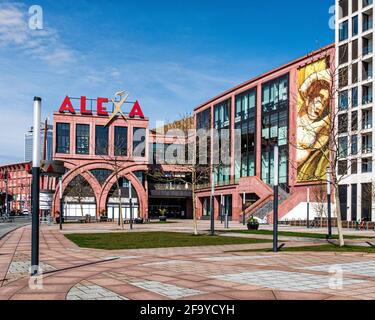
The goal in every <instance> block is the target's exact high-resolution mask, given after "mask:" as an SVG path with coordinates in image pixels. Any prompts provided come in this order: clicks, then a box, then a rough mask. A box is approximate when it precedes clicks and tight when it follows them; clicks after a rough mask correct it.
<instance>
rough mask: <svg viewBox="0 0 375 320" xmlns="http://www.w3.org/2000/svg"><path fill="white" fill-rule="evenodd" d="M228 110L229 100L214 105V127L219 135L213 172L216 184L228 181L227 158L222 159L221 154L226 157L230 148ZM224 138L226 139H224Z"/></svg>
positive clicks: (228, 167)
mask: <svg viewBox="0 0 375 320" xmlns="http://www.w3.org/2000/svg"><path fill="white" fill-rule="evenodd" d="M230 110H231V108H230V100H227V101H224V102H222V103H220V104H218V105H216V106H215V107H214V127H215V129H216V130H217V132H218V135H219V141H218V146H217V152H218V154H219V164H218V166H217V168H216V172H215V173H216V174H215V182H216V183H217V184H226V183H228V182H229V181H230V165H228V163H227V161H228V159H222V155H223V154H226V155H227V157H229V156H230V153H228V150H229V149H230V141H229V140H230ZM224 137H225V138H224ZM224 139H226V140H227V141H224ZM224 150H225V152H224Z"/></svg>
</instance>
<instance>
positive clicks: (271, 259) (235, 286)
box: [0, 221, 375, 300]
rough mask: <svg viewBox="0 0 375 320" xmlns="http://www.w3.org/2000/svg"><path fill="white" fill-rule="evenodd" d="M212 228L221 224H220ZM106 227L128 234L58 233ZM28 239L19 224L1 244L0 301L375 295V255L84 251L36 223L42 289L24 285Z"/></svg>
mask: <svg viewBox="0 0 375 320" xmlns="http://www.w3.org/2000/svg"><path fill="white" fill-rule="evenodd" d="M208 225H209V222H199V228H200V231H201V232H204V231H205V230H207V229H208ZM218 228H222V226H221V225H220V224H219V225H218ZM236 228H238V229H243V228H244V227H243V226H242V225H240V224H238V223H233V227H232V229H236ZM135 229H136V230H134V231H133V232H137V231H146V230H149V231H156V230H157V231H161V230H163V231H172V230H174V231H178V232H187V231H189V230H191V221H185V222H176V223H173V224H166V225H158V224H152V225H139V226H138V225H137V226H135ZM110 231H111V232H130V231H129V230H125V231H121V230H119V228H118V227H117V226H116V225H114V224H88V225H78V224H72V225H64V231H63V232H64V233H75V232H110ZM297 231H300V230H297ZM321 231H322V230H321ZM348 232H350V231H348ZM354 234H355V233H354ZM362 234H363V235H374V234H373V232H372V233H371V232H367V233H366V232H364V233H362ZM357 235H358V234H357ZM248 236H249V237H250V236H251V235H248ZM254 237H255V236H254ZM257 237H264V238H267V237H268V238H269V236H264V235H263V236H261V235H257ZM30 238H31V233H30V226H25V227H22V228H19V229H17V230H15V231H13V232H12V233H10V234H8V235H6V236H5V237H4V238H3V239H2V240H1V241H0V299H12V300H19V299H22V300H24V299H27V300H30V299H33V300H34V299H35V300H46V299H53V300H55V299H56V300H138V299H142V300H153V299H156V300H231V299H249V300H285V299H317V300H333V299H340V300H342V299H363V300H374V299H375V254H365V253H328V252H327V253H325V252H322V253H318V252H316V253H312V252H309V253H302V252H282V253H278V254H274V253H270V252H246V251H243V250H248V249H262V248H270V247H271V245H272V244H271V243H257V244H241V245H220V246H205V247H187V248H160V249H134V250H111V251H109V250H95V249H83V248H79V247H78V246H76V245H75V244H74V243H72V242H70V241H69V240H68V239H66V238H65V237H64V235H63V233H61V232H60V231H59V229H58V226H42V227H41V234H40V242H41V243H40V261H41V268H42V269H43V272H44V275H43V277H42V278H41V279H39V282H37V283H38V284H39V285H40V287H37V288H35V287H33V286H30V285H29V281H30V278H29V276H28V271H29V270H28V269H29V265H30V246H31V245H30ZM284 240H285V241H287V242H286V243H287V246H305V245H319V244H321V243H322V241H323V240H319V239H294V238H290V239H284Z"/></svg>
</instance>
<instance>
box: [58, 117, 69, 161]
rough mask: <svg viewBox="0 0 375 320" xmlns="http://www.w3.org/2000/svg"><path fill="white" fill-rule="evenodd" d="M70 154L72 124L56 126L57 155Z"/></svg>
mask: <svg viewBox="0 0 375 320" xmlns="http://www.w3.org/2000/svg"><path fill="white" fill-rule="evenodd" d="M69 152H70V124H69V123H57V124H56V153H65V154H68V153H69Z"/></svg>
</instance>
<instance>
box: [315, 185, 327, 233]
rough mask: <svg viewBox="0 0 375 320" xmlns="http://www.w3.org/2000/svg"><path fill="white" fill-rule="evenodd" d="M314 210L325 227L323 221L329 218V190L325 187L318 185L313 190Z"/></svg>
mask: <svg viewBox="0 0 375 320" xmlns="http://www.w3.org/2000/svg"><path fill="white" fill-rule="evenodd" d="M312 195H313V199H314V200H313V208H314V210H315V212H316V213H317V216H318V218H319V219H320V225H321V226H323V219H324V218H325V217H327V188H326V187H325V186H324V185H321V184H319V185H317V186H316V187H313V188H312Z"/></svg>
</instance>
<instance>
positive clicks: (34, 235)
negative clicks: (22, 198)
mask: <svg viewBox="0 0 375 320" xmlns="http://www.w3.org/2000/svg"><path fill="white" fill-rule="evenodd" d="M41 109H42V99H41V98H39V97H35V98H34V135H33V168H32V207H33V208H32V225H31V275H32V276H33V275H36V274H38V271H39V193H40V129H39V127H40V118H41Z"/></svg>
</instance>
